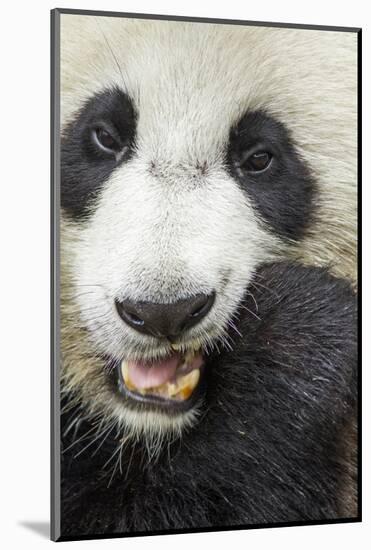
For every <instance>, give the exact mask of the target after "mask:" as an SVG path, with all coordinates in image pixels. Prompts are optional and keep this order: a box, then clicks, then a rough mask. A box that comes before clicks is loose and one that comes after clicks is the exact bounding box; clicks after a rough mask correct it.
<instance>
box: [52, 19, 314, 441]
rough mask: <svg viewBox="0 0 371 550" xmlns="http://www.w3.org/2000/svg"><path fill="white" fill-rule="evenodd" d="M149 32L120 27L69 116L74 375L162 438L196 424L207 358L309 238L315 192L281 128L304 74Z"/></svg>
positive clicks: (192, 37) (182, 32)
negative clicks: (266, 274) (264, 268)
mask: <svg viewBox="0 0 371 550" xmlns="http://www.w3.org/2000/svg"><path fill="white" fill-rule="evenodd" d="M114 25H118V27H117V28H115V29H114ZM140 25H143V29H144V30H143V31H142V32H139V33H138V32H133V33H132V34H131V30H130V23H128V27H127V28H126V27H123V29H124V30H122V28H121V27H120V23H119V22H113V23H112V32H111V33H110V34H109V38H110V39H111V41H112V45H111V47H110V48H109V49H107V48H106V50H107V51H106V52H105V57H103V58H102V59H101V60H100V59H99V55H100V54H98V55H97V59H94V62H92V63H91V66H92V67H94V69H93V72H92V74H90V75H89V76H86V77H84V78H85V80H84V82H83V84H84V94H85V95H84V94H81V95H84V97H83V100H80V99H79V100H78V101H76V102H75V103H73V101H72V103H71V99H69V100H68V101H70V103H71V104H74V105H75V107H73V108H71V107H70V104H68V106H67V107H66V108H65V110H67V111H68V112H67V114H66V123H65V125H64V128H63V136H62V150H61V156H62V159H61V206H62V217H63V221H64V227H66V228H67V229H66V230H65V232H62V247H63V250H64V252H62V256H63V255H64V256H63V257H62V263H63V264H64V265H65V270H66V274H65V275H63V274H62V276H63V277H64V279H65V282H64V284H65V285H66V286H67V288H68V290H67V291H66V296H67V294H68V298H67V297H66V301H68V306H67V308H66V309H68V311H69V313H68V315H70V317H68V320H67V321H66V323H67V324H68V327H67V328H66V333H67V332H68V333H69V334H70V336H68V338H67V337H66V338H65V343H64V347H65V355H66V360H65V365H64V377H65V379H66V387H68V388H70V389H71V390H73V391H77V392H80V393H81V394H84V397H83V399H82V400H83V401H84V403H85V404H87V405H88V407H90V408H91V410H92V411H95V412H96V411H99V412H100V414H102V413H103V414H104V415H105V417H107V418H114V419H117V420H118V421H119V422H120V423H121V425H122V426H124V427H125V428H126V429H132V430H134V431H137V432H138V431H139V432H146V433H156V434H159V433H164V432H166V431H170V432H174V431H177V430H180V429H182V428H183V427H185V426H187V425H189V424H191V423H192V422H194V420H195V418H196V416H197V412H198V411H199V405H200V403H201V402H202V398H203V397H202V396H203V394H202V392H201V390H202V387H203V384H202V382H203V381H204V379H205V377H206V378H207V368H208V365H207V358H208V356H209V354H210V353H211V352H213V351H216V352H217V351H218V350H220V349H222V348H226V349H228V348H230V347H231V346H233V341H234V339H235V338H239V337H240V335H239V332H238V326H236V322H237V321H236V319H237V318H238V312H239V306H240V304H241V302H242V299H243V297H244V294H245V292H246V289H247V287H248V285H249V284H250V283H251V281H252V278H253V276H254V272H255V270H256V268H257V267H258V266H259V265H260V264H261V263H263V262H266V261H270V260H273V259H274V258H277V257H285V256H286V257H287V254H288V253H289V252H288V250H290V249H291V248H292V247H295V246H297V244H298V243H300V242H301V241H302V240H303V239H305V238H306V235H307V232H308V228H312V227H313V224H314V210H315V207H316V206H317V203H316V200H317V188H316V183H315V181H316V177H315V171H313V170H310V169H309V164H308V162H307V161H304V159H303V157H302V154H301V151H302V149H301V148H300V147H298V146H297V144H296V141H295V139H294V135H293V133H292V129H291V127H290V125H289V124H287V123H286V122H285V119H287V113H286V116H282V112H283V111H285V108H286V109H292V110H294V109H295V108H296V107H295V105H296V104H295V102H298V99H297V97H298V94H297V93H296V91H295V89H294V91H293V94H292V97H291V98H290V99H291V102H290V105H289V106H287V105H286V104H285V103H284V102H282V100H277V99H276V95H278V96H279V93H278V92H279V88H280V87H281V88H282V87H283V83H284V81H285V78H286V79H288V78H289V75H290V74H291V73H290V70H287V72H286V73H284V72H282V74H279V75H278V76H277V74H274V73H272V71H271V69H269V63H268V62H267V57H266V55H267V51H270V49H271V48H270V44H269V43H268V42H265V40H263V41H262V43H261V45H260V46H259V45H258V46H256V48H257V49H255V50H249V48H248V47H247V45H245V38H249V36H250V35H249V31H245V30H240V31H235V30H233V33H230V31H228V32H226V31H224V30H223V28H222V27H219V26H216V27H215V26H213V27H212V29H211V31H210V32H209V33H206V34H205V32H204V30H203V29H200V27H198V28H197V25H196V26H187V25H180V26H177V29H179V32H176V33H175V32H173V30H171V29H170V28H168V27H166V26H163V27H162V29H163V31H161V32H160V30H159V29H160V27H157V26H156V24H151V25H149V26H148V29H147V30H145V27H146V25H147V24H146V23H144V22H141V23H140ZM134 30H135V29H134ZM245 32H247V34H246V35H245V34H244V33H245ZM274 32H275V31H273V33H274ZM126 33H127V35H128V36H129V35H130V37H131V40H130V41H129V42H128V43H127V44H126V42H125V34H126ZM228 33H230V35H229V34H228ZM259 33H260V31H256V30H255V31H254V32H252V31H251V36H250V38H251V40H252V43H254V40H255V39H256V37H259V36H260V35H259ZM227 34H228V36H230V37H231V36H233V37H234V38H233V40H231V41H230V43H231V48H232V49H231V50H230V51H229V50H228V49H226V48H225V44H226V38H227ZM280 36H281V35H280ZM227 42H228V41H227ZM247 43H248V42H246V44H247ZM125 44H126V46H127V48H126V49H125ZM288 44H290V41H288ZM242 45H243V46H242ZM112 47H114V52H115V56H114V61H112V60H111V67H110V61H109V60H110V58H111V54H112V51H111V50H112ZM103 49H104V48H103ZM233 51H234V52H235V54H233ZM288 51H291V50H290V49H288ZM128 52H129V53H128ZM249 52H252V53H251V62H250V61H249V56H248V55H247V54H248V53H249ZM256 52H261V54H262V57H261V59H259V56H258V57H257V53H256ZM249 55H250V53H249ZM270 55H272V62H271V66H272V64H273V66H274V54H270ZM112 57H113V56H112ZM103 61H104V62H103ZM117 63H118V65H119V68H120V71H119V74H118V71H117ZM99 67H100V69H99ZM260 67H261V68H260ZM81 70H82V71H84V70H85V67H84V68H82V69H81ZM97 71H98V72H97ZM93 76H94V78H93ZM94 82H95V83H96V84H94ZM264 82H274V83H275V85H274V86H273V92H272V90H271V91H270V90H269V89H266V86H265V85H263V84H264ZM295 82H296V81H295ZM87 83H88V84H87ZM290 85H291V86H294V84H293V81H292V80H290ZM94 88H97V89H94ZM85 92H86V93H85ZM76 95H78V93H77V92H76ZM72 96H73V93H72ZM272 98H273V99H272ZM67 103H68V102H67V101H66V104H67ZM280 115H281V116H280ZM294 119H295V117H294ZM309 119H310V120H312V115H310V116H309ZM296 127H297V128H299V129H300V122H298V119H297V118H296ZM308 135H309V134H308ZM311 139H312V138H311ZM314 141H315V138H313V142H314ZM71 311H72V315H71ZM256 314H258V312H256ZM74 327H75V328H76V327H77V329H78V336H77V333H75V334H74V333H73V331H74ZM71 334H72V335H71ZM69 357H70V358H69Z"/></svg>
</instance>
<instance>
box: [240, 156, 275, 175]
mask: <svg viewBox="0 0 371 550" xmlns="http://www.w3.org/2000/svg"><path fill="white" fill-rule="evenodd" d="M272 158H273V155H272V153H270V152H269V151H256V152H255V153H251V152H250V151H249V152H247V153H246V154H245V155H244V156H243V157H242V159H241V161H240V168H242V169H244V170H246V171H248V172H263V171H264V170H266V169H267V168H269V166H270V164H271V162H272Z"/></svg>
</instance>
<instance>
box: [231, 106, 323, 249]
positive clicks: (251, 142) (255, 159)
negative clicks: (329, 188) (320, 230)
mask: <svg viewBox="0 0 371 550" xmlns="http://www.w3.org/2000/svg"><path fill="white" fill-rule="evenodd" d="M227 166H228V170H229V172H230V174H231V175H232V176H233V177H234V178H235V179H236V180H237V181H238V183H239V184H240V186H241V187H242V189H243V190H244V191H245V192H246V194H247V195H248V197H249V198H250V199H251V201H252V204H253V206H254V207H255V209H256V210H257V211H258V213H259V215H260V217H261V218H262V219H263V220H264V221H265V222H266V223H267V224H268V226H269V227H270V228H271V229H272V231H273V232H275V233H278V234H279V235H280V236H281V237H284V238H287V239H292V240H295V241H296V240H299V239H300V238H302V237H303V235H304V234H305V230H306V228H307V227H308V225H309V223H310V221H311V220H312V217H313V201H314V195H315V180H314V177H313V176H312V174H311V173H310V171H309V168H308V167H307V165H306V164H305V162H304V160H303V159H302V158H300V156H299V154H298V153H297V151H296V149H295V146H294V144H293V142H292V139H291V136H290V134H289V132H288V130H287V129H286V127H285V125H284V124H282V123H281V122H279V121H277V120H275V119H274V118H273V117H272V116H270V115H268V114H266V113H265V112H263V111H255V112H251V113H247V114H246V115H245V116H244V117H242V119H241V120H240V121H239V123H238V124H237V125H236V126H235V127H233V128H232V129H231V132H230V136H229V145H228V151H227Z"/></svg>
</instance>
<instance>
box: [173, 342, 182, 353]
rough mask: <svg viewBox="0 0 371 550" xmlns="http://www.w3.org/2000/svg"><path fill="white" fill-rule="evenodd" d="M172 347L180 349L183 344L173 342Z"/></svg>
mask: <svg viewBox="0 0 371 550" xmlns="http://www.w3.org/2000/svg"><path fill="white" fill-rule="evenodd" d="M171 347H172V348H173V350H174V351H179V350H180V348H181V347H182V346H181V344H171Z"/></svg>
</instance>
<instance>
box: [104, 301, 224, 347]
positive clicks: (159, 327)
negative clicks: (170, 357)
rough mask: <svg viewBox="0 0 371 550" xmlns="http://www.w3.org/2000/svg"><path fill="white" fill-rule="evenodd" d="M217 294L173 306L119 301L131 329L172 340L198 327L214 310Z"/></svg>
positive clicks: (118, 307) (118, 306)
mask: <svg viewBox="0 0 371 550" xmlns="http://www.w3.org/2000/svg"><path fill="white" fill-rule="evenodd" d="M214 301H215V292H212V293H211V294H197V296H192V297H191V298H187V299H185V300H179V301H178V302H174V303H171V304H156V303H152V302H134V301H132V300H122V301H119V300H116V301H115V304H116V309H117V311H118V314H119V315H120V317H121V319H122V320H123V321H125V323H126V324H127V325H129V326H130V327H131V328H133V329H135V330H137V331H138V332H142V333H144V334H149V335H151V336H156V337H160V338H161V337H162V338H168V339H169V340H171V339H172V338H175V337H176V336H179V335H180V334H181V333H182V332H184V331H185V330H188V329H190V328H191V327H193V326H195V325H197V323H199V322H200V321H201V320H202V319H203V318H204V317H205V316H206V315H207V314H208V312H209V311H210V309H211V308H212V306H213V303H214Z"/></svg>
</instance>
